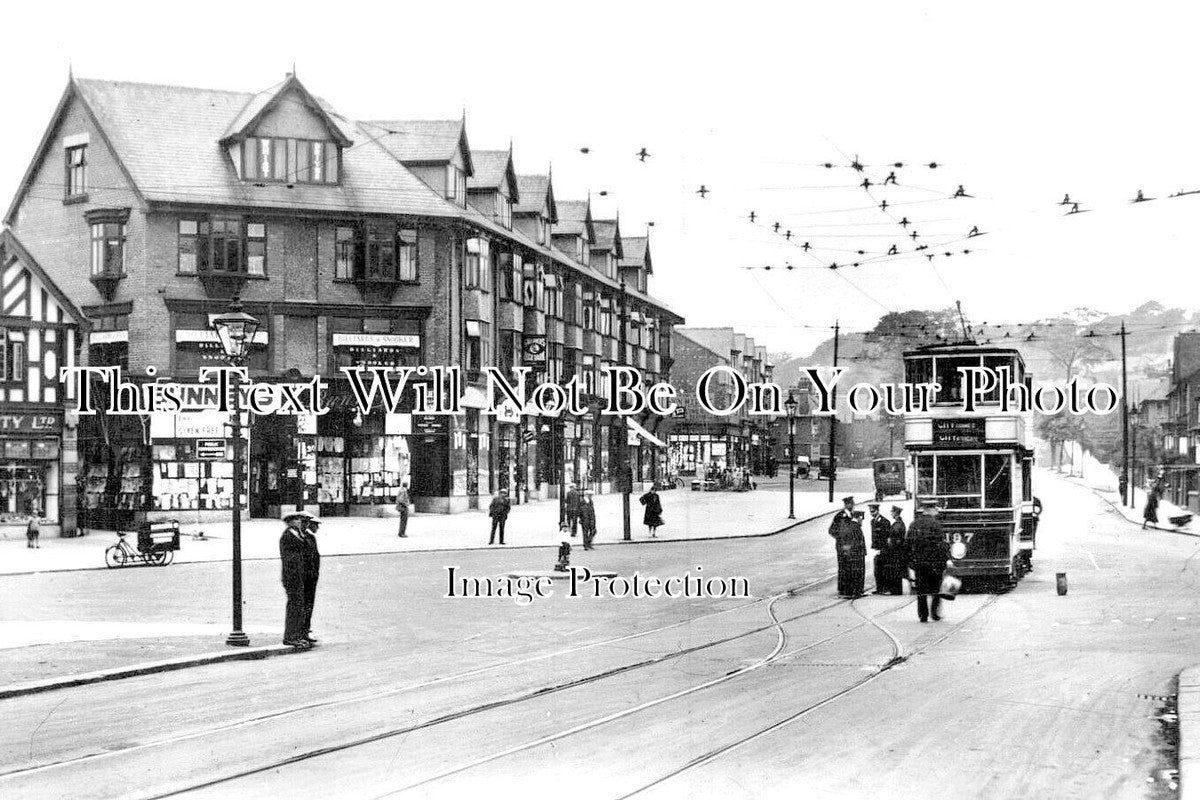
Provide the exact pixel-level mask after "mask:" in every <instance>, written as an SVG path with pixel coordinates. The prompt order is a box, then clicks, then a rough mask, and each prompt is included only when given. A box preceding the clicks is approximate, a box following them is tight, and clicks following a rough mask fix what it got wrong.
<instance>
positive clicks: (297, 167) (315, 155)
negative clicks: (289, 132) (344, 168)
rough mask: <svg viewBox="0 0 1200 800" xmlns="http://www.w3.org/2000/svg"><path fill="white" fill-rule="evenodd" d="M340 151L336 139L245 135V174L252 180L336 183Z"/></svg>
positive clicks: (243, 168)
mask: <svg viewBox="0 0 1200 800" xmlns="http://www.w3.org/2000/svg"><path fill="white" fill-rule="evenodd" d="M340 159H341V152H340V150H339V149H338V146H337V145H336V144H334V143H333V142H324V141H319V140H312V139H277V138H276V139H265V138H251V139H246V140H245V142H243V144H242V177H243V178H244V179H245V180H249V181H279V182H281V183H337V182H338V174H339V172H340V169H339V166H340Z"/></svg>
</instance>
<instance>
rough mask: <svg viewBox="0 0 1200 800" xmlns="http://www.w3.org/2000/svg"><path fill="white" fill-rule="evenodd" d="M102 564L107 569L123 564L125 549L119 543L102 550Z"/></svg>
mask: <svg viewBox="0 0 1200 800" xmlns="http://www.w3.org/2000/svg"><path fill="white" fill-rule="evenodd" d="M104 565H105V566H106V567H108V568H109V569H113V568H115V567H123V566H125V551H124V550H122V549H121V547H120V545H115V544H114V545H112V546H111V547H109V548H107V549H106V550H105V551H104Z"/></svg>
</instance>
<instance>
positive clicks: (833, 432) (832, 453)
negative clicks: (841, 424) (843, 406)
mask: <svg viewBox="0 0 1200 800" xmlns="http://www.w3.org/2000/svg"><path fill="white" fill-rule="evenodd" d="M838 330H839V328H838V323H837V321H835V322H834V323H833V366H835V367H836V366H837V365H838ZM836 451H837V384H836V383H835V384H834V385H833V416H831V417H830V418H829V502H831V503H832V502H833V481H834V477H835V476H836V474H837V455H836Z"/></svg>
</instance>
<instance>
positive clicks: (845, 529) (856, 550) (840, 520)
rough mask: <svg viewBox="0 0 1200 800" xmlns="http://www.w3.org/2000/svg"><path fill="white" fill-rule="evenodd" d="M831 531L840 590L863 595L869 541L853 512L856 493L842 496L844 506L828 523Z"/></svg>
mask: <svg viewBox="0 0 1200 800" xmlns="http://www.w3.org/2000/svg"><path fill="white" fill-rule="evenodd" d="M829 535H830V536H832V537H833V541H834V545H835V547H836V548H837V562H838V594H839V595H841V596H842V597H851V598H853V597H861V596H862V593H863V578H864V577H865V575H866V571H867V565H866V558H867V542H866V540H865V539H864V538H863V529H862V522H861V521H860V520H859V518H858V517H856V516H855V515H854V498H853V497H845V498H843V499H842V510H841V511H839V512H838V513H837V514H835V515H834V516H833V522H831V523H829Z"/></svg>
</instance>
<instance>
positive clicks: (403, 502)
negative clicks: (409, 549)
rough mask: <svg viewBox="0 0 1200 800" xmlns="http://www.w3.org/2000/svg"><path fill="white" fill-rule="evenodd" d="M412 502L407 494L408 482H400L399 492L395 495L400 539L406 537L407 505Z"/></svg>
mask: <svg viewBox="0 0 1200 800" xmlns="http://www.w3.org/2000/svg"><path fill="white" fill-rule="evenodd" d="M411 504H412V498H411V497H409V496H408V484H407V483H402V484H400V493H399V494H398V495H396V512H397V513H398V514H399V515H400V533H399V537H400V538H401V539H407V538H408V507H409V505H411Z"/></svg>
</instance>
